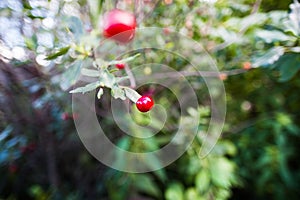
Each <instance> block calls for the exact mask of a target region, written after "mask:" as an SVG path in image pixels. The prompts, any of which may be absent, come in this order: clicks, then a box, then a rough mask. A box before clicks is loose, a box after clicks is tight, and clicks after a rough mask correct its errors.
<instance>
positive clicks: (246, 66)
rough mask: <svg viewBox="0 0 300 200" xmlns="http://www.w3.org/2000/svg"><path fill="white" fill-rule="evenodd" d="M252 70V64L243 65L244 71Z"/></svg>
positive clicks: (245, 63)
mask: <svg viewBox="0 0 300 200" xmlns="http://www.w3.org/2000/svg"><path fill="white" fill-rule="evenodd" d="M251 68H252V66H251V62H244V63H243V69H245V70H249V69H251Z"/></svg>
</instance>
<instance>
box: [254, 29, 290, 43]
mask: <svg viewBox="0 0 300 200" xmlns="http://www.w3.org/2000/svg"><path fill="white" fill-rule="evenodd" d="M255 35H256V37H259V38H260V39H262V40H263V41H264V42H266V43H273V42H278V41H280V42H283V41H289V40H296V38H295V37H291V36H289V35H286V34H284V33H282V32H281V31H277V30H257V31H256V32H255Z"/></svg>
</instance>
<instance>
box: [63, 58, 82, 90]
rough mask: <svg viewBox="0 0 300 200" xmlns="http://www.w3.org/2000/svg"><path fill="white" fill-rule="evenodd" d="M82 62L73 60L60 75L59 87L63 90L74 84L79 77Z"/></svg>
mask: <svg viewBox="0 0 300 200" xmlns="http://www.w3.org/2000/svg"><path fill="white" fill-rule="evenodd" d="M82 64H83V61H82V60H77V61H75V62H74V63H72V65H70V66H69V67H68V68H67V69H66V71H65V72H64V73H63V74H62V75H61V81H60V87H61V88H62V89H63V90H67V89H69V88H70V87H71V86H72V85H74V84H75V83H76V82H77V80H78V78H79V77H80V70H81V67H82Z"/></svg>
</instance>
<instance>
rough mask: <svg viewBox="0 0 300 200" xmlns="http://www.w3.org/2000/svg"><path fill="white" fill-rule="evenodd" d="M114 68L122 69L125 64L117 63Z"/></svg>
mask: <svg viewBox="0 0 300 200" xmlns="http://www.w3.org/2000/svg"><path fill="white" fill-rule="evenodd" d="M116 67H117V68H118V69H124V68H125V64H124V63H118V64H116Z"/></svg>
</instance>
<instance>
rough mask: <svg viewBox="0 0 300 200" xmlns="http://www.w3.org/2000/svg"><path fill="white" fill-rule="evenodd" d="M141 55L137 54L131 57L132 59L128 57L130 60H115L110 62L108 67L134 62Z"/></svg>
mask: <svg viewBox="0 0 300 200" xmlns="http://www.w3.org/2000/svg"><path fill="white" fill-rule="evenodd" d="M140 55H141V54H139V53H138V54H136V55H134V56H131V57H128V58H124V59H122V60H114V61H110V62H108V65H115V64H118V63H127V62H130V61H132V60H134V59H135V58H137V57H138V56H140Z"/></svg>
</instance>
